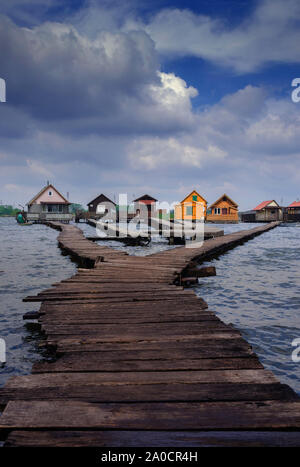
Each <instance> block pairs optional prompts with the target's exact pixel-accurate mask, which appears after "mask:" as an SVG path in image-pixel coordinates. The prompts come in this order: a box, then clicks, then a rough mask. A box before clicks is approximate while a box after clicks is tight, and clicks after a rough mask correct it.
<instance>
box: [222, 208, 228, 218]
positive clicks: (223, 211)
mask: <svg viewBox="0 0 300 467" xmlns="http://www.w3.org/2000/svg"><path fill="white" fill-rule="evenodd" d="M222 214H223V216H224V215H225V216H226V214H227V208H222Z"/></svg>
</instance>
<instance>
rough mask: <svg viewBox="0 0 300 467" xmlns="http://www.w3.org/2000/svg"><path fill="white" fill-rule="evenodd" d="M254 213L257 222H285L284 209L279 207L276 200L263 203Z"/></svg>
mask: <svg viewBox="0 0 300 467" xmlns="http://www.w3.org/2000/svg"><path fill="white" fill-rule="evenodd" d="M253 211H254V212H255V220H256V222H273V221H281V220H283V208H282V207H281V206H279V204H278V203H277V202H276V201H275V200H274V199H271V200H269V201H263V202H262V203H260V204H259V205H258V206H256V208H254V209H253Z"/></svg>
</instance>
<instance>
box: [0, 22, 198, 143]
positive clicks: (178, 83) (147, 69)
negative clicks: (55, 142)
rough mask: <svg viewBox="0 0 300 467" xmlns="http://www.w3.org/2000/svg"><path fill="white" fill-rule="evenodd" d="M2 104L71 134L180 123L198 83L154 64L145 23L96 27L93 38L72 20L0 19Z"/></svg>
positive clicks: (187, 119)
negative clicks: (125, 28) (23, 23)
mask: <svg viewBox="0 0 300 467" xmlns="http://www.w3.org/2000/svg"><path fill="white" fill-rule="evenodd" d="M0 40H1V42H3V43H6V47H5V48H4V49H3V53H2V57H1V70H2V71H1V72H2V76H3V77H4V78H5V79H6V81H7V88H8V106H7V107H9V106H11V107H12V108H14V109H16V108H17V109H19V110H20V111H21V113H22V112H25V113H27V115H29V116H30V118H33V119H35V120H39V121H40V123H41V124H43V122H44V123H45V124H46V125H47V126H48V125H50V127H52V129H53V130H54V129H55V130H56V131H58V132H60V131H62V132H68V133H72V132H73V133H74V134H79V135H82V134H85V133H104V132H105V133H106V134H107V133H119V132H122V131H123V132H136V133H143V132H144V133H154V132H156V131H158V132H164V131H165V132H169V131H174V130H175V131H177V130H178V131H179V130H182V129H186V128H187V126H188V125H189V124H190V123H191V122H192V120H193V114H192V112H191V104H190V99H191V98H192V97H194V96H195V95H196V90H195V89H194V88H192V87H188V86H187V85H186V83H185V82H184V80H182V79H180V78H178V77H176V76H175V75H173V74H170V75H167V74H165V73H160V72H159V65H158V61H157V54H156V51H155V48H154V44H153V41H152V40H151V39H150V38H149V36H148V35H147V34H146V33H145V32H143V31H130V32H126V33H125V32H110V31H102V32H100V33H99V34H98V35H97V37H96V38H95V39H89V38H88V37H86V36H84V35H81V34H80V33H79V32H78V31H77V29H76V28H75V27H74V26H72V25H70V24H62V23H53V22H52V23H49V22H48V23H43V24H41V25H39V26H37V27H34V28H31V29H28V28H21V27H18V26H16V25H15V24H13V23H12V22H11V21H9V20H8V19H6V18H2V19H1V20H0Z"/></svg>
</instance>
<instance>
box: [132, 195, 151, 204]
mask: <svg viewBox="0 0 300 467" xmlns="http://www.w3.org/2000/svg"><path fill="white" fill-rule="evenodd" d="M133 201H134V203H135V202H136V201H157V199H155V198H152V196H149V195H144V196H140V197H139V198H137V199H134V200H133Z"/></svg>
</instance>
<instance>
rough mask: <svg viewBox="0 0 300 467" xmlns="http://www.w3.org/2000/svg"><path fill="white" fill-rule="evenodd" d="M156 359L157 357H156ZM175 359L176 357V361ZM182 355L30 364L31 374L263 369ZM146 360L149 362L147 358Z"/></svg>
mask: <svg viewBox="0 0 300 467" xmlns="http://www.w3.org/2000/svg"><path fill="white" fill-rule="evenodd" d="M155 357H156V358H155ZM176 357H177V358H176ZM191 357H192V355H191V352H189V354H188V355H186V354H185V353H183V354H182V355H181V358H178V352H177V354H176V355H175V356H174V355H173V353H172V352H171V351H170V352H169V353H167V352H165V353H164V354H163V355H161V354H157V352H156V353H155V352H154V351H152V352H151V351H149V352H147V351H142V352H139V353H137V354H136V352H135V351H125V352H122V354H120V353H119V352H81V353H78V352H74V353H68V354H65V355H63V356H62V357H60V358H59V359H58V360H56V361H54V362H47V361H41V362H36V363H35V364H34V365H33V368H32V373H35V374H36V373H57V372H80V371H81V372H88V371H92V372H94V371H123V372H124V371H169V370H241V369H244V370H247V369H248V370H250V369H253V370H254V369H259V368H263V366H262V364H261V363H260V362H259V360H258V359H257V358H256V357H244V358H240V357H238V358H210V359H208V358H197V353H196V352H195V353H194V355H193V358H191ZM147 358H148V359H147Z"/></svg>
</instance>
